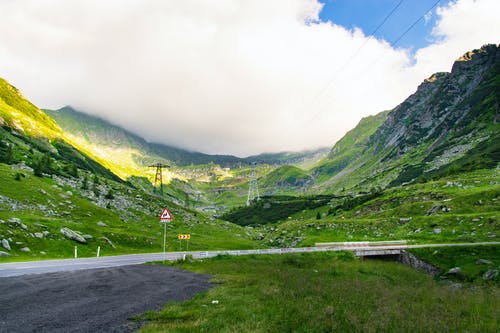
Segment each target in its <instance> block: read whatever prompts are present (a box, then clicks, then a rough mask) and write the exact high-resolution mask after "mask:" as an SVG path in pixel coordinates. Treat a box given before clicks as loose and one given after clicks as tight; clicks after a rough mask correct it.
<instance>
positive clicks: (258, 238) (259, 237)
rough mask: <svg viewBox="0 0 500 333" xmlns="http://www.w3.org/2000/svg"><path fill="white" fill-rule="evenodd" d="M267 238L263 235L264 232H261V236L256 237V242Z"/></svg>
mask: <svg viewBox="0 0 500 333" xmlns="http://www.w3.org/2000/svg"><path fill="white" fill-rule="evenodd" d="M265 237H266V236H265V235H264V234H263V233H262V232H259V234H258V235H257V236H255V239H256V240H263V239H264V238H265Z"/></svg>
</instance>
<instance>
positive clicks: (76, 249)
mask: <svg viewBox="0 0 500 333" xmlns="http://www.w3.org/2000/svg"><path fill="white" fill-rule="evenodd" d="M76 258H78V247H77V246H76V245H75V259H76Z"/></svg>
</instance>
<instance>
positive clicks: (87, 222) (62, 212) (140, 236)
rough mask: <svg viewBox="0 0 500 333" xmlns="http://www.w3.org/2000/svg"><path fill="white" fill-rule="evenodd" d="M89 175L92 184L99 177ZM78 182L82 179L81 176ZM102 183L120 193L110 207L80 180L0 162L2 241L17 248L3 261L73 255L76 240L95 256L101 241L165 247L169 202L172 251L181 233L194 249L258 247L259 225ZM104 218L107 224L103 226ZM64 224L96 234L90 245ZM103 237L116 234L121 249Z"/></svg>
mask: <svg viewBox="0 0 500 333" xmlns="http://www.w3.org/2000/svg"><path fill="white" fill-rule="evenodd" d="M19 172H21V173H22V174H23V175H24V176H23V177H21V178H20V180H16V177H15V175H16V174H17V173H19ZM88 178H89V185H88V187H89V189H91V188H92V179H93V178H91V177H88ZM73 181H80V182H81V179H80V180H75V179H73ZM100 182H101V186H102V187H101V191H100V192H101V197H102V196H103V195H104V194H105V193H107V192H108V188H112V189H113V192H114V193H115V195H114V196H115V198H114V199H113V200H108V201H105V202H104V203H106V202H107V204H105V205H104V206H100V205H98V204H97V202H96V201H94V200H91V199H89V198H87V197H86V196H85V195H88V192H89V191H84V190H82V189H81V186H80V185H77V186H75V187H72V186H69V185H61V184H57V182H56V181H55V180H54V179H52V178H49V177H36V176H34V175H33V173H31V172H30V171H26V170H14V169H13V168H12V167H11V166H8V165H5V164H2V163H0V188H1V192H0V195H1V196H0V240H1V239H8V240H9V243H10V246H11V248H12V250H11V251H9V254H10V257H1V258H0V262H7V261H24V260H34V259H49V258H70V257H72V256H73V250H74V246H75V245H77V246H78V253H79V256H80V257H92V256H95V255H96V252H97V247H98V246H101V255H116V254H127V253H146V252H161V251H162V250H163V227H162V225H161V224H160V223H159V221H158V216H159V214H160V212H161V210H162V209H163V207H164V206H168V207H169V209H170V210H171V212H172V214H173V215H174V221H173V222H172V223H169V224H168V225H167V250H168V251H177V250H179V247H178V240H177V235H178V234H186V233H189V234H191V240H190V243H189V249H190V250H215V249H251V248H254V247H255V242H254V241H253V240H252V237H253V233H254V231H253V230H250V229H247V228H242V227H239V226H237V225H234V224H231V223H229V222H225V221H220V220H216V219H209V218H207V217H205V216H204V215H203V214H200V213H198V212H196V211H193V210H189V209H186V208H183V207H180V206H178V205H176V204H174V203H172V202H170V201H168V200H165V199H163V198H159V197H155V196H151V195H149V194H146V193H144V192H143V191H141V190H138V189H134V188H131V187H130V186H129V185H127V184H123V183H120V182H114V181H111V180H105V179H103V178H100ZM105 182H106V184H107V185H104V183H105ZM124 202H126V204H125V205H124ZM13 207H15V208H13ZM12 218H19V219H20V220H21V222H22V223H23V224H25V225H26V227H27V230H25V229H23V228H21V227H20V226H18V225H16V224H13V223H9V220H10V219H12ZM98 222H103V223H105V224H106V225H107V226H106V227H102V226H98V225H97V223H98ZM40 224H41V225H42V226H40ZM62 227H68V228H70V229H72V230H75V231H79V232H80V233H81V234H82V235H84V234H89V235H91V236H92V238H91V239H89V240H88V242H87V244H79V243H76V242H75V241H72V240H69V239H66V238H65V237H64V236H63V235H62V234H61V233H60V229H61V228H62ZM44 231H48V232H49V234H48V235H46V236H44V237H43V238H37V237H35V233H38V232H40V233H41V232H44ZM102 237H106V238H108V239H110V240H111V241H112V243H113V245H115V247H116V248H113V247H111V246H110V245H109V244H108V243H107V242H106V241H105V240H103V239H102ZM18 243H19V244H18ZM23 247H29V248H30V250H31V251H30V252H23V251H21V248H23ZM0 250H1V251H6V250H4V249H3V248H1V249H0Z"/></svg>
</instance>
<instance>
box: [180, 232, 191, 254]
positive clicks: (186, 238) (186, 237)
mask: <svg viewBox="0 0 500 333" xmlns="http://www.w3.org/2000/svg"><path fill="white" fill-rule="evenodd" d="M177 238H178V239H179V250H180V249H181V242H182V240H183V239H185V240H186V251H188V249H189V247H188V242H189V240H190V239H191V235H190V234H179V235H177Z"/></svg>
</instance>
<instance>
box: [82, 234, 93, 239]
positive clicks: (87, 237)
mask: <svg viewBox="0 0 500 333" xmlns="http://www.w3.org/2000/svg"><path fill="white" fill-rule="evenodd" d="M82 237H83V238H85V239H92V238H94V237H92V235H89V234H86V235H82Z"/></svg>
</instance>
